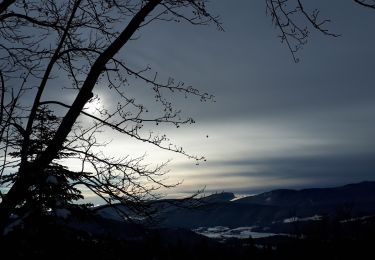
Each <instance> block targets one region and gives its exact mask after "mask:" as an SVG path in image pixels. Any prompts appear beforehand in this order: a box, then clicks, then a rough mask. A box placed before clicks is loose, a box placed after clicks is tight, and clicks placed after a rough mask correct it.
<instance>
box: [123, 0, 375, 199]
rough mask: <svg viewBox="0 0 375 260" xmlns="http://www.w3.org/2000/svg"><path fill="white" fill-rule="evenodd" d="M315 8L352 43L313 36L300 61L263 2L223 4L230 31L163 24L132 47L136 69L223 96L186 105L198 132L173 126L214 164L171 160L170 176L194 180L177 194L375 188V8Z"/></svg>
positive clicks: (219, 7) (319, 4) (219, 8)
mask: <svg viewBox="0 0 375 260" xmlns="http://www.w3.org/2000/svg"><path fill="white" fill-rule="evenodd" d="M307 7H308V8H314V7H315V8H319V9H320V10H321V15H322V16H324V17H327V18H329V19H331V20H332V22H331V23H330V24H329V25H328V28H329V29H330V30H331V31H333V32H335V33H337V34H340V35H341V36H340V37H338V38H332V37H327V36H323V35H321V34H319V33H317V32H315V31H313V30H312V32H311V37H310V39H309V43H308V44H307V45H306V46H304V48H303V49H302V50H301V51H299V52H298V53H297V56H298V57H299V58H300V62H299V63H295V62H294V61H293V59H292V56H291V54H290V53H289V52H288V49H287V47H286V46H285V45H283V44H281V43H280V40H279V39H278V38H277V35H278V31H277V29H276V28H274V26H273V25H272V23H271V18H270V17H269V16H267V15H266V12H265V3H264V1H235V3H234V2H233V1H224V0H222V1H212V3H211V6H210V8H211V10H212V13H214V14H219V15H220V18H221V21H222V22H223V27H224V29H225V32H220V31H218V30H216V29H215V27H214V26H208V27H206V26H203V27H202V26H200V27H199V26H198V27H197V26H191V25H188V24H173V23H172V24H171V23H169V24H165V23H164V24H160V25H159V24H157V25H154V26H153V27H149V28H145V30H144V31H142V32H141V34H140V39H138V40H137V41H134V42H133V43H132V44H131V46H128V49H126V50H125V52H126V55H129V57H130V60H131V61H132V62H134V63H135V64H136V63H137V62H139V63H147V64H151V65H152V66H153V68H154V69H155V70H157V71H158V73H162V74H165V75H172V76H173V77H175V78H177V79H179V80H183V81H185V82H187V83H190V84H192V85H193V86H196V87H198V88H200V89H203V90H204V91H208V92H209V93H212V94H214V95H215V100H216V102H215V103H210V102H208V103H203V104H199V103H198V102H195V101H194V99H193V100H189V101H188V102H187V103H184V104H179V105H181V106H182V108H183V110H184V112H185V113H187V114H189V115H192V116H193V117H194V118H195V119H196V120H197V124H195V125H194V126H193V127H187V128H185V129H179V130H178V131H174V130H171V131H168V130H166V131H167V133H169V134H170V136H172V137H173V140H175V142H176V143H178V144H181V145H182V146H184V147H185V148H186V150H187V151H189V152H191V153H198V154H204V155H205V156H206V158H207V162H206V163H202V164H200V165H199V166H195V165H194V162H191V161H189V160H184V159H183V158H180V157H178V156H175V155H173V154H169V155H165V156H166V157H167V158H174V161H173V162H172V163H171V164H170V169H171V172H170V174H169V176H170V180H172V181H173V180H180V179H183V183H182V184H181V185H180V186H179V187H178V188H177V189H174V190H171V191H168V192H169V193H174V192H177V193H179V192H181V193H184V192H191V191H195V190H197V189H199V188H202V187H205V189H206V191H207V192H213V191H223V190H224V191H233V192H235V193H237V194H254V193H257V192H262V191H266V190H269V189H274V188H304V187H326V186H335V185H342V184H346V183H352V182H360V181H364V180H375V171H374V170H375V141H374V138H373V135H374V134H373V133H374V132H375V117H374V115H375V102H374V101H375V89H374V81H375V79H374V75H375V74H374V67H375V59H374V57H375V49H374V48H373V46H375V35H373V30H372V28H371V27H370V25H371V24H375V12H373V11H371V10H367V9H364V8H362V7H360V6H357V5H355V4H354V3H352V1H345V2H344V1H342V3H340V4H338V3H337V2H332V1H314V6H311V3H310V5H308V6H307ZM206 135H208V138H207V137H206ZM150 153H151V152H150ZM156 153H157V154H158V155H160V158H161V157H162V155H161V154H160V153H158V152H156ZM163 156H164V154H163Z"/></svg>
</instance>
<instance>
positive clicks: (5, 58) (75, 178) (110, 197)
mask: <svg viewBox="0 0 375 260" xmlns="http://www.w3.org/2000/svg"><path fill="white" fill-rule="evenodd" d="M178 20H185V21H188V22H190V23H191V24H208V23H212V22H213V23H215V24H217V26H218V27H219V28H220V24H219V22H218V21H217V20H216V18H215V17H213V16H211V15H210V14H209V13H208V12H207V11H206V9H205V1H191V0H182V1H171V0H149V1H140V0H134V1H115V0H66V1H54V0H44V1H26V0H25V1H2V2H1V3H0V23H1V28H0V34H1V44H0V49H1V50H0V51H1V57H0V62H1V63H0V71H1V74H0V76H1V100H0V101H1V104H0V105H1V107H0V138H1V143H2V147H1V151H2V155H1V156H2V161H3V164H2V168H1V173H0V174H1V175H0V178H1V182H2V184H3V186H4V185H6V186H7V187H9V188H8V189H7V190H4V189H3V190H2V191H1V198H2V201H1V204H0V226H1V228H0V233H2V231H1V230H2V229H3V227H4V225H5V224H6V223H7V221H8V220H9V216H10V215H11V214H12V213H14V210H15V209H16V208H17V207H20V206H22V205H27V203H33V204H35V202H36V201H37V202H38V203H36V204H39V205H41V206H43V207H46V208H49V207H53V203H54V202H52V201H56V200H58V198H52V197H49V195H48V194H51V192H52V190H51V189H55V188H57V189H67V190H69V189H70V191H71V196H72V197H71V198H70V199H76V198H79V196H80V195H79V194H78V193H77V190H75V189H74V188H73V185H76V184H81V185H83V186H85V187H87V188H89V189H90V190H91V191H93V192H94V193H95V194H97V195H98V196H100V197H102V198H103V199H104V200H106V201H107V202H112V201H120V202H123V203H126V204H127V205H128V206H129V207H130V208H132V209H133V210H135V211H137V212H138V210H139V212H144V208H142V202H143V201H144V200H146V199H149V198H151V197H152V196H155V195H154V191H155V190H157V189H158V188H160V187H170V186H168V185H166V184H164V183H163V181H162V178H163V175H164V173H165V172H164V170H163V168H164V166H165V163H162V164H160V165H156V166H154V167H152V166H149V165H147V164H143V163H142V161H143V156H142V157H139V158H130V157H119V158H114V157H111V156H108V155H104V154H102V153H101V152H100V151H98V150H99V149H95V148H98V146H100V145H104V144H101V143H100V142H99V141H98V140H97V136H96V134H97V133H98V132H100V131H103V130H104V129H105V128H110V129H112V130H114V131H117V132H120V133H122V134H124V135H127V136H129V137H131V138H133V139H136V140H139V141H142V142H146V143H150V144H152V145H154V146H157V147H159V148H161V149H164V150H169V151H173V152H177V153H180V154H183V155H185V156H187V157H189V158H193V159H196V160H201V159H203V157H197V156H193V155H190V154H187V153H186V152H185V151H184V150H183V149H182V148H180V147H178V146H175V145H173V144H171V143H170V141H169V139H168V138H167V137H166V136H165V135H161V136H160V135H155V134H153V133H152V132H144V131H143V128H144V125H148V126H150V125H152V124H155V123H156V124H172V125H175V126H176V127H179V126H180V125H182V124H189V123H194V120H193V119H191V118H183V117H182V116H181V115H180V112H179V110H177V109H175V108H174V106H173V104H172V102H171V100H170V98H171V97H170V93H173V92H174V93H179V94H182V95H184V96H188V95H193V96H198V97H199V98H200V99H201V100H202V101H206V100H208V99H211V98H212V96H211V95H209V94H207V93H201V92H200V91H198V90H197V89H195V88H193V87H191V86H187V85H185V84H183V83H182V82H176V81H174V80H173V79H171V78H169V79H168V80H166V81H162V80H161V79H159V77H158V76H157V74H155V73H152V74H151V73H150V68H149V67H145V68H143V69H133V68H131V67H129V66H128V64H127V63H125V61H124V59H123V57H121V54H120V53H119V52H120V50H121V49H122V48H123V47H124V46H125V45H126V44H127V43H128V41H129V40H130V39H131V38H132V37H134V33H135V32H136V31H140V30H141V29H142V28H143V27H144V26H146V25H147V24H150V23H152V22H154V21H178ZM134 80H138V83H139V82H142V84H143V85H144V86H145V87H146V88H147V89H148V90H149V91H151V92H153V95H154V97H155V101H156V103H158V104H160V106H161V111H150V112H148V110H149V108H147V107H146V105H144V104H142V103H139V101H138V100H137V99H136V98H135V97H134V96H132V94H131V93H130V91H127V89H126V87H127V86H128V84H129V82H131V81H134ZM62 81H67V82H68V84H62ZM99 84H101V85H106V86H107V87H108V88H107V90H106V92H107V94H108V95H111V94H113V95H115V96H114V97H113V100H116V101H114V102H113V103H112V104H114V106H113V107H110V106H108V107H105V109H104V108H102V109H101V108H98V109H97V113H88V112H86V111H85V108H84V107H85V105H86V104H87V103H89V102H91V101H92V100H93V99H95V98H96V97H94V94H93V89H94V87H95V86H96V85H99ZM56 85H58V86H59V87H65V88H64V91H65V92H57V91H59V90H58V89H57V88H56V87H54V86H56ZM67 86H68V87H67ZM51 89H52V90H53V91H55V93H56V94H54V95H52V100H46V99H45V98H46V96H48V95H47V94H46V92H50V91H51ZM61 93H63V94H61ZM64 93H65V95H72V96H74V98H73V101H72V102H71V103H70V104H65V103H64V100H62V98H61V96H62V95H64ZM49 96H51V95H49ZM41 107H48V109H50V112H49V113H48V114H44V116H41V114H40V113H38V111H40V108H41ZM52 107H54V108H55V110H53V109H52ZM57 107H58V108H57ZM64 109H65V111H64ZM58 114H60V115H61V118H62V119H61V121H60V122H58V123H57V122H55V121H53V120H52V121H51V120H49V121H48V120H46V121H45V122H44V123H42V121H41V119H42V120H44V117H45V116H46V117H47V116H48V117H49V116H56V117H57V115H58ZM38 116H41V118H38ZM79 116H86V117H89V118H91V119H93V122H91V123H87V122H85V123H81V124H80V123H79V122H78V121H77V119H78V117H79ZM55 123H57V124H56V125H55ZM55 126H56V127H55ZM42 128H43V129H42ZM44 128H48V129H49V131H48V132H46V131H45V130H46V129H44ZM38 129H39V130H41V131H38ZM35 133H39V136H35V138H36V139H34V137H33V135H34V134H35ZM45 135H48V138H46V139H45ZM20 137H21V139H20ZM11 155H13V156H11ZM61 155H64V156H62V157H63V158H62V157H61ZM14 157H16V158H14ZM62 159H64V161H65V165H69V164H68V162H67V161H68V160H70V159H72V160H77V159H78V160H80V162H81V164H82V169H81V171H80V172H79V173H76V172H74V171H71V170H68V169H67V168H65V167H63V166H62V165H61V164H60V163H59V161H61V160H62ZM89 165H90V166H91V167H90V170H91V171H90V173H87V169H88V166H89ZM45 182H47V183H48V182H49V184H50V185H44V184H45ZM41 183H44V184H41ZM54 183H57V184H58V185H52V184H54ZM63 187H65V188H63ZM46 189H47V190H46ZM52 193H54V194H59V193H60V192H56V191H54V192H52ZM43 196H44V197H43ZM68 200H69V199H68Z"/></svg>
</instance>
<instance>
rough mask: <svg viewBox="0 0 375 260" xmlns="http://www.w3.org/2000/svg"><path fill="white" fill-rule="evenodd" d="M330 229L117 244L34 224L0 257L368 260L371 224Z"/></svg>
mask: <svg viewBox="0 0 375 260" xmlns="http://www.w3.org/2000/svg"><path fill="white" fill-rule="evenodd" d="M331 224H332V227H331V228H333V229H332V230H333V231H332V232H331V231H329V232H330V234H327V233H324V235H323V234H322V236H317V235H315V236H307V237H297V236H294V237H291V236H289V237H288V236H273V237H268V238H259V239H252V238H251V237H249V238H247V239H234V238H231V239H227V240H225V241H224V242H218V241H216V240H213V239H209V238H207V237H204V236H201V235H198V234H195V233H193V232H191V231H189V230H186V229H156V230H150V229H143V228H141V227H134V226H129V227H128V228H127V229H128V230H129V232H130V233H132V234H133V235H132V236H129V237H128V238H125V237H124V238H122V239H119V238H115V237H112V236H110V235H106V236H103V235H93V234H90V233H89V232H85V231H79V230H77V229H74V228H71V227H68V226H67V225H65V224H62V223H59V224H57V223H55V224H38V225H37V226H35V225H34V227H33V228H32V229H22V230H15V231H13V232H11V233H9V234H7V235H6V236H5V237H4V238H2V240H1V241H0V242H1V243H0V252H1V259H47V258H48V259H80V258H82V259H150V260H151V259H152V260H156V259H204V260H207V259H231V260H232V259H314V260H315V259H372V257H371V256H373V241H374V239H373V238H374V235H375V220H374V219H370V220H367V221H366V222H365V223H363V222H361V223H359V222H358V223H351V225H350V226H340V225H339V224H338V223H336V226H335V223H331ZM315 225H317V224H315ZM314 228H318V229H319V228H321V227H319V226H315V227H314ZM326 230H329V229H327V227H326ZM124 231H125V230H124Z"/></svg>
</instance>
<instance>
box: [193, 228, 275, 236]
mask: <svg viewBox="0 0 375 260" xmlns="http://www.w3.org/2000/svg"><path fill="white" fill-rule="evenodd" d="M253 228H254V227H238V228H233V229H231V228H228V227H222V226H217V227H200V228H196V229H193V231H194V232H196V233H198V234H200V235H203V236H206V237H209V238H215V239H226V238H241V239H244V238H249V237H250V236H251V237H252V238H261V237H270V236H275V235H278V234H275V233H263V232H262V233H260V232H253V231H251V230H252V229H253Z"/></svg>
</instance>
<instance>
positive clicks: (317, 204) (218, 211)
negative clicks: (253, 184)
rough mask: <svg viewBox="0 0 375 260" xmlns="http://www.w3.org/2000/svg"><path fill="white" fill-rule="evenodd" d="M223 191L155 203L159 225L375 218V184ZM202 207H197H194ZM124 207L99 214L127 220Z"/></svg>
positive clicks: (106, 208) (233, 225)
mask: <svg viewBox="0 0 375 260" xmlns="http://www.w3.org/2000/svg"><path fill="white" fill-rule="evenodd" d="M234 198H235V196H234V194H233V193H229V192H223V193H217V194H213V195H210V196H207V197H204V198H202V199H200V200H196V199H192V200H185V201H180V200H160V201H155V202H153V203H152V207H154V209H155V212H156V213H155V215H154V218H155V219H156V220H157V221H156V223H157V225H158V226H159V227H166V228H188V229H194V228H198V227H214V226H226V227H231V228H236V227H246V226H248V227H250V226H269V225H272V224H275V223H288V222H291V220H293V219H294V220H313V219H314V216H315V219H320V218H323V217H327V218H331V219H332V218H335V219H341V220H345V219H352V218H359V217H363V216H371V215H375V182H361V183H356V184H349V185H345V186H341V187H335V188H315V189H303V190H290V189H279V190H273V191H270V192H265V193H261V194H258V195H255V196H248V197H244V198H240V199H236V200H234ZM192 205H196V206H192ZM119 208H120V209H121V210H124V211H126V208H124V206H121V205H111V206H101V207H99V208H97V209H96V211H97V213H98V215H100V216H101V217H103V218H106V219H111V220H115V221H119V220H121V217H119V216H118V214H117V209H119Z"/></svg>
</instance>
